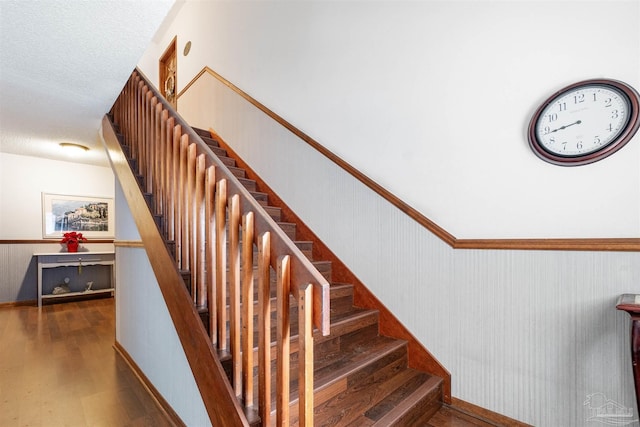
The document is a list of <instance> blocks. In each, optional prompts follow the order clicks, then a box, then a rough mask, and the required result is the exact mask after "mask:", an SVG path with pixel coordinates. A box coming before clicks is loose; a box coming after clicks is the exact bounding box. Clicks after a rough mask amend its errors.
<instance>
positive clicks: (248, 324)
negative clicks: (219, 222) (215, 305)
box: [242, 212, 254, 406]
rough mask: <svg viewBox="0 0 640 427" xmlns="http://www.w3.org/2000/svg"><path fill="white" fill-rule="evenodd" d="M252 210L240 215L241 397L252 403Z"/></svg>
mask: <svg viewBox="0 0 640 427" xmlns="http://www.w3.org/2000/svg"><path fill="white" fill-rule="evenodd" d="M253 235H254V219H253V212H247V213H246V214H245V215H243V216H242V266H243V268H242V309H243V313H242V397H243V399H244V404H245V406H252V405H253V302H254V301H253Z"/></svg>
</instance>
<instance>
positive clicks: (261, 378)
mask: <svg viewBox="0 0 640 427" xmlns="http://www.w3.org/2000/svg"><path fill="white" fill-rule="evenodd" d="M270 266H271V233H269V232H268V231H267V232H266V233H263V234H261V235H260V236H259V237H258V273H257V274H258V407H259V413H260V418H261V419H262V425H263V426H264V427H269V425H270V424H271V286H270V284H271V271H270Z"/></svg>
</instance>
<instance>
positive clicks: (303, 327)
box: [298, 283, 313, 427]
mask: <svg viewBox="0 0 640 427" xmlns="http://www.w3.org/2000/svg"><path fill="white" fill-rule="evenodd" d="M298 393H299V399H298V425H299V426H307V427H312V426H313V285H312V284H311V283H307V284H304V285H300V287H299V291H298Z"/></svg>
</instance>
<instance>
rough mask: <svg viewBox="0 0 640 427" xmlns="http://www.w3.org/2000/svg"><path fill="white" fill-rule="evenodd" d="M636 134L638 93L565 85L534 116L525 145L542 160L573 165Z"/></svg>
mask: <svg viewBox="0 0 640 427" xmlns="http://www.w3.org/2000/svg"><path fill="white" fill-rule="evenodd" d="M637 129H638V94H637V93H636V92H635V91H634V90H633V89H632V88H631V87H629V86H627V85H625V84H623V83H621V82H616V81H613V80H591V81H586V82H581V83H576V84H574V85H571V86H569V87H567V88H565V89H563V90H561V91H560V92H558V93H557V94H555V95H553V96H552V97H550V98H549V99H548V100H547V101H546V102H545V103H544V104H543V105H542V106H541V107H540V108H539V109H538V111H537V112H536V114H535V115H534V117H533V119H532V121H531V124H530V127H529V144H530V145H531V148H532V149H533V150H534V152H535V153H536V154H537V155H538V156H539V157H541V158H542V159H543V160H546V161H549V162H551V163H555V164H560V165H569V166H571V165H579V164H586V163H592V162H594V161H597V160H600V159H602V158H604V157H606V156H608V155H611V154H613V152H615V151H617V150H618V149H620V148H621V147H622V146H623V145H624V144H625V143H626V142H628V141H629V140H630V139H631V137H632V136H633V134H634V133H635V132H636V131H637Z"/></svg>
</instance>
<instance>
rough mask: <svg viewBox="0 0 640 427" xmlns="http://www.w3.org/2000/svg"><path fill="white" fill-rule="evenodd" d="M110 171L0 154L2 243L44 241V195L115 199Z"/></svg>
mask: <svg viewBox="0 0 640 427" xmlns="http://www.w3.org/2000/svg"><path fill="white" fill-rule="evenodd" d="M113 181H114V177H113V172H112V171H111V168H108V167H99V166H91V165H85V164H80V163H71V162H61V161H57V160H49V159H44V158H40V157H29V156H18V155H15V154H7V153H0V206H2V208H1V209H0V240H10V239H21V240H28V239H42V193H51V194H66V195H74V196H96V197H108V198H112V197H113Z"/></svg>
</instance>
